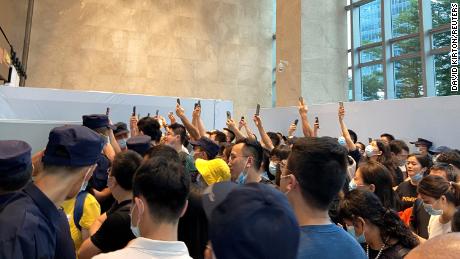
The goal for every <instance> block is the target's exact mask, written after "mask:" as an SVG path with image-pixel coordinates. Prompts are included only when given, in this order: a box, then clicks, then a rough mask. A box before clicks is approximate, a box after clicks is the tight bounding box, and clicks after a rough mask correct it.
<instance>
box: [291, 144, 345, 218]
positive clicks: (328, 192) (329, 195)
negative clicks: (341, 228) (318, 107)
mask: <svg viewBox="0 0 460 259" xmlns="http://www.w3.org/2000/svg"><path fill="white" fill-rule="evenodd" d="M347 157H348V152H347V150H346V149H345V148H344V147H342V146H341V145H339V143H338V142H337V140H335V139H334V138H331V137H320V138H313V137H306V138H299V139H297V140H296V142H295V143H294V145H293V147H292V151H291V154H290V155H289V158H288V164H287V168H288V170H289V171H290V172H292V174H293V175H294V176H295V177H296V179H297V181H298V182H299V185H300V188H301V190H302V195H303V197H304V199H305V200H306V201H307V202H309V203H310V204H311V205H312V206H314V207H316V208H318V209H322V210H327V209H328V207H329V205H330V203H331V202H332V200H333V199H334V197H335V196H336V195H337V193H339V191H340V190H341V189H342V187H343V184H344V183H345V178H346V176H347V165H348V162H347Z"/></svg>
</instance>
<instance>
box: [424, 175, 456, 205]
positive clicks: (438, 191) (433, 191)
mask: <svg viewBox="0 0 460 259" xmlns="http://www.w3.org/2000/svg"><path fill="white" fill-rule="evenodd" d="M417 192H418V193H419V194H423V195H426V196H430V197H433V198H435V199H439V198H441V196H442V195H444V196H446V200H447V201H448V202H450V203H452V204H454V205H455V206H458V205H460V184H458V183H455V182H449V181H447V180H446V179H444V178H443V177H441V176H437V175H428V176H426V177H423V179H422V180H421V181H420V183H419V184H418V186H417Z"/></svg>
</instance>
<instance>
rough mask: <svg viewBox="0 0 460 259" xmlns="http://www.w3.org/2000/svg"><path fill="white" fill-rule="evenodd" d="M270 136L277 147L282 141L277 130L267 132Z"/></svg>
mask: <svg viewBox="0 0 460 259" xmlns="http://www.w3.org/2000/svg"><path fill="white" fill-rule="evenodd" d="M267 135H268V137H269V138H270V140H271V141H272V144H273V146H274V147H277V146H279V145H280V143H281V138H280V136H279V135H278V134H276V132H267Z"/></svg>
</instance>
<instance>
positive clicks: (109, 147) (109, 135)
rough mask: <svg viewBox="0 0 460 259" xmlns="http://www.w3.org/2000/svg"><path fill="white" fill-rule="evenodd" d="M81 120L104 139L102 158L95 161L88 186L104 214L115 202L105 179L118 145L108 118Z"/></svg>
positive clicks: (97, 115)
mask: <svg viewBox="0 0 460 259" xmlns="http://www.w3.org/2000/svg"><path fill="white" fill-rule="evenodd" d="M82 119H83V126H86V127H88V128H90V129H92V130H93V131H94V132H96V133H98V134H100V135H101V136H102V137H103V138H104V139H105V144H104V149H103V152H102V156H100V157H99V159H98V161H97V167H96V170H95V171H94V174H93V177H92V178H91V180H90V182H89V186H88V191H89V192H90V193H91V194H92V195H94V197H96V199H97V201H98V202H99V203H100V205H101V212H105V211H107V210H108V209H109V208H110V207H111V206H112V204H113V203H114V202H115V199H114V198H113V197H112V193H111V192H110V190H109V188H107V178H108V177H109V170H110V167H111V166H112V161H113V158H114V157H115V148H114V146H117V147H118V143H117V141H116V139H115V136H114V135H113V129H116V128H115V127H114V126H112V125H111V124H110V120H109V117H108V116H107V115H105V114H90V115H83V117H82ZM118 149H119V147H118Z"/></svg>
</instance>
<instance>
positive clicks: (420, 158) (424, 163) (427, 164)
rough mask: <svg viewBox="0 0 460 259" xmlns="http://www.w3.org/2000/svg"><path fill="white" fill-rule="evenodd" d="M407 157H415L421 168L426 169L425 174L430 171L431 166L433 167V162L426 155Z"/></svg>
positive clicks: (410, 155)
mask: <svg viewBox="0 0 460 259" xmlns="http://www.w3.org/2000/svg"><path fill="white" fill-rule="evenodd" d="M409 157H415V159H417V161H418V162H419V163H420V165H421V166H422V168H424V167H426V169H427V172H429V171H430V169H431V166H432V165H433V160H432V159H431V158H430V157H429V156H428V155H422V154H418V153H412V154H409V156H407V158H409Z"/></svg>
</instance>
